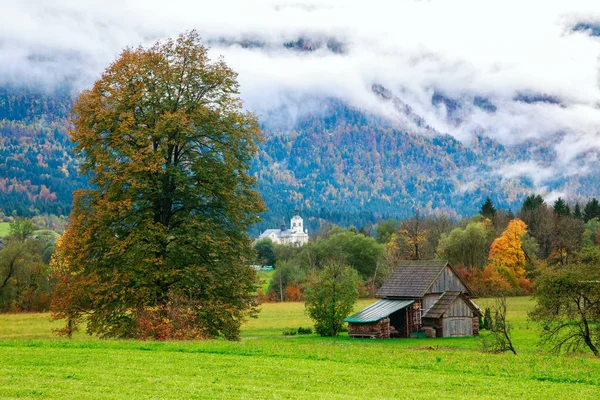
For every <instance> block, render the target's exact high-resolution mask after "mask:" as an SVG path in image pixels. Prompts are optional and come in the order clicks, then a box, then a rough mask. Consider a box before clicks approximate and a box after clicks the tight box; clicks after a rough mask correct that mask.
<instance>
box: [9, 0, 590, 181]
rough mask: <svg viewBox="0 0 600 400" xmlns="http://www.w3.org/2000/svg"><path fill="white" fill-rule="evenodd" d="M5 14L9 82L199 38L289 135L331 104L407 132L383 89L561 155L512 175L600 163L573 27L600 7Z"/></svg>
mask: <svg viewBox="0 0 600 400" xmlns="http://www.w3.org/2000/svg"><path fill="white" fill-rule="evenodd" d="M2 11H3V12H2V14H0V79H2V80H4V81H10V82H14V81H35V82H39V81H43V82H46V83H47V84H50V85H51V84H53V83H57V82H62V81H64V80H69V81H72V82H75V83H76V85H77V86H78V87H86V86H89V85H90V84H91V83H92V82H93V81H94V80H95V79H96V78H97V77H98V76H99V74H100V72H101V71H102V70H103V69H104V68H105V67H106V66H107V65H108V63H109V62H110V61H111V60H113V59H114V58H115V57H116V56H117V55H118V54H119V52H120V51H121V49H122V48H124V47H126V46H136V45H138V44H146V45H147V44H151V43H153V42H154V41H156V40H158V39H161V38H165V37H168V36H175V35H177V34H178V33H179V32H181V31H184V30H188V29H197V30H198V31H199V32H200V33H201V35H202V36H203V38H204V39H205V40H206V42H207V43H210V45H211V47H212V50H211V52H212V54H213V55H214V56H215V57H216V56H218V55H223V56H224V57H225V60H226V61H227V62H228V63H229V64H230V65H231V67H232V68H234V69H235V70H236V71H238V72H239V81H240V83H241V90H242V96H243V99H244V101H245V105H246V107H247V108H249V109H251V110H253V111H256V112H258V113H260V114H262V115H263V116H264V117H265V118H271V119H272V120H273V121H275V120H277V124H278V126H285V121H282V118H276V117H277V116H276V114H275V112H274V111H273V110H281V109H285V110H286V113H287V114H286V113H284V114H283V115H288V116H289V118H294V117H295V116H298V115H300V114H302V113H306V112H313V111H314V110H315V108H318V107H316V106H315V105H314V101H315V99H320V98H325V97H337V98H341V99H343V100H345V101H347V102H348V103H349V104H351V105H353V106H356V107H360V108H364V109H368V110H370V111H373V112H375V113H378V114H384V115H388V116H390V117H392V118H396V119H397V120H399V121H403V123H409V122H407V121H405V119H402V118H399V117H398V116H397V115H394V110H393V107H390V106H389V102H388V104H386V103H385V101H382V100H381V99H379V98H378V97H377V96H374V95H373V92H372V85H373V84H374V83H377V84H380V85H382V86H383V87H385V88H386V89H388V90H389V91H390V92H391V93H393V95H394V96H396V97H397V98H398V99H399V100H401V101H402V102H403V103H404V104H407V105H409V106H410V108H411V110H412V111H413V112H414V113H415V114H416V115H418V116H420V117H422V118H423V119H424V120H425V121H427V124H428V125H429V126H431V127H432V128H434V129H435V130H437V131H439V132H442V133H449V134H451V135H453V136H454V137H456V138H457V139H459V140H462V141H464V142H465V143H468V141H469V138H471V136H472V135H473V134H474V133H477V134H480V133H482V132H483V133H484V134H486V135H488V136H489V137H491V138H493V139H495V140H497V141H499V142H500V143H502V144H505V145H509V146H510V145H517V144H519V143H522V142H524V141H528V140H542V141H547V142H549V143H552V145H553V146H554V149H555V153H556V160H554V163H553V165H552V167H551V169H548V167H547V166H546V167H544V168H538V164H537V162H534V161H532V162H529V163H521V164H516V165H512V166H510V165H507V166H504V167H502V168H500V171H501V173H503V174H504V176H507V177H511V176H512V177H515V176H525V177H531V179H533V181H534V182H535V183H536V185H539V186H543V184H544V182H545V181H546V180H547V179H550V178H552V177H553V175H552V174H554V173H557V174H562V173H567V174H571V173H572V172H573V171H572V170H573V169H575V170H576V171H575V172H577V171H579V172H581V173H586V171H587V170H586V168H588V166H589V162H590V161H589V160H595V161H594V162H597V161H598V160H597V156H596V155H597V154H598V151H599V150H600V138H599V132H600V129H599V127H600V106H599V105H600V88H599V74H598V56H599V55H600V39H599V38H597V37H594V36H593V34H594V31H593V30H592V29H587V28H586V29H582V28H577V30H574V29H573V28H575V27H577V26H582V25H581V24H582V23H585V24H587V25H585V26H588V25H589V26H596V25H594V24H598V23H599V22H600V9H598V5H597V0H571V1H569V2H565V1H542V0H538V1H528V2H523V1H517V0H507V1H503V2H496V3H494V4H492V3H490V2H481V1H475V0H455V1H452V2H449V1H444V0H431V1H375V2H371V3H369V4H368V5H367V3H365V2H363V1H343V0H323V1H307V0H290V1H282V0H259V1H243V0H221V1H219V2H209V4H207V2H197V1H193V0H187V1H186V0H170V1H168V2H164V1H156V0H154V1H148V0H146V1H143V0H119V1H114V0H103V1H97V0H91V1H86V2H81V1H76V0H22V1H19V2H14V4H10V5H3V10H2ZM578 24H579V25H578ZM284 44H285V45H284ZM436 93H439V94H441V95H442V96H443V97H444V98H447V99H451V100H453V101H456V103H457V104H458V107H457V108H456V109H450V108H449V104H451V103H449V102H444V101H442V102H437V103H435V102H432V97H433V96H434V94H436ZM477 99H478V100H477ZM434 103H435V104H434ZM482 104H483V105H484V106H483V107H482ZM283 119H285V118H283ZM557 135H558V136H557ZM557 137H558V139H557ZM549 170H551V171H552V174H549V173H548V172H547V171H549Z"/></svg>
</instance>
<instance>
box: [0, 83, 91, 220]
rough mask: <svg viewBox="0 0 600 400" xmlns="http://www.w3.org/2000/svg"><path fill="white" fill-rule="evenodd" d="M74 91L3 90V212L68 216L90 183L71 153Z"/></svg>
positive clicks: (0, 186)
mask: <svg viewBox="0 0 600 400" xmlns="http://www.w3.org/2000/svg"><path fill="white" fill-rule="evenodd" d="M70 107H71V96H70V94H69V93H68V92H66V91H65V92H61V91H51V92H46V91H44V90H35V89H31V88H23V87H18V88H17V87H7V86H4V87H0V212H1V213H4V214H5V215H19V216H33V215H36V214H39V213H48V214H56V215H63V214H68V213H69V210H70V207H71V200H72V197H71V193H72V191H73V190H75V189H77V188H79V187H81V186H82V185H83V184H84V183H85V179H83V177H81V176H79V174H78V172H77V163H76V161H75V160H74V158H73V156H72V154H71V153H70V149H71V144H70V142H69V139H68V135H67V130H68V114H69V112H70Z"/></svg>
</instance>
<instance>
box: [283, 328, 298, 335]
mask: <svg viewBox="0 0 600 400" xmlns="http://www.w3.org/2000/svg"><path fill="white" fill-rule="evenodd" d="M296 333H297V332H296V330H295V329H293V328H289V329H286V330H284V331H283V336H296Z"/></svg>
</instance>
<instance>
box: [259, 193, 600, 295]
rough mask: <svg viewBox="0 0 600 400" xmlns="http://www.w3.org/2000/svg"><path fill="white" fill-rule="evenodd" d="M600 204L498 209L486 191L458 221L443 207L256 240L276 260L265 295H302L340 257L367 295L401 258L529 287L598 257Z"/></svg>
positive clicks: (516, 290) (484, 282)
mask: <svg viewBox="0 0 600 400" xmlns="http://www.w3.org/2000/svg"><path fill="white" fill-rule="evenodd" d="M599 245H600V204H599V203H598V200H597V199H595V198H593V199H591V200H589V201H588V202H587V203H585V204H579V203H574V204H568V203H567V202H566V201H565V200H564V199H562V198H559V199H557V200H556V201H555V202H554V203H553V204H551V205H549V204H547V203H546V202H545V201H544V199H543V198H542V197H541V196H539V195H530V196H528V197H527V198H526V199H525V201H524V202H523V204H522V205H521V207H520V209H519V210H518V212H517V213H516V215H515V214H514V213H513V212H511V211H506V210H501V209H497V208H496V206H495V205H494V204H493V202H492V200H491V199H490V198H489V197H488V198H487V199H486V201H485V202H484V203H483V204H482V205H481V207H480V209H479V213H478V214H476V215H475V216H473V217H471V218H465V219H462V220H456V219H453V218H452V217H450V216H448V215H445V214H430V215H424V214H423V213H422V212H420V211H415V212H414V214H413V216H412V217H411V218H408V219H405V220H403V221H400V220H396V219H387V220H381V221H379V222H378V223H377V224H375V225H367V226H365V227H362V228H359V229H356V228H354V227H350V228H347V229H343V228H340V227H337V226H336V227H333V228H331V229H328V230H323V231H322V232H320V233H319V234H318V235H317V236H316V238H315V239H314V240H312V241H311V242H309V243H308V244H307V245H305V246H303V247H300V248H294V247H290V246H279V245H273V243H271V242H270V240H269V239H263V240H260V241H258V242H256V243H255V249H256V251H257V254H258V258H257V262H258V263H259V264H263V265H275V273H274V276H273V279H272V281H271V283H270V287H269V290H268V292H267V293H265V294H264V296H265V299H267V300H277V301H282V300H287V301H298V300H301V299H302V296H303V295H302V293H303V290H304V287H305V284H306V282H307V279H308V277H309V276H310V275H311V273H313V272H315V271H318V270H320V269H321V268H322V267H323V266H324V265H326V264H329V263H332V262H336V263H340V264H346V265H350V266H351V267H353V268H354V269H356V271H357V272H358V273H359V275H360V277H361V284H360V291H361V295H363V296H367V297H368V296H373V295H374V294H375V292H376V290H377V288H378V287H379V286H380V285H381V284H382V283H383V281H384V280H385V279H386V278H387V277H388V276H389V274H390V273H391V271H393V269H394V266H395V265H398V263H399V262H400V261H401V260H408V259H445V260H448V261H449V262H450V264H451V265H452V266H454V267H455V268H456V269H457V270H458V272H459V273H460V274H461V275H462V276H463V277H464V278H465V279H466V281H467V282H468V284H469V285H470V286H471V287H472V289H473V290H474V291H475V292H476V293H477V294H478V295H481V296H488V295H494V294H496V293H498V292H499V291H501V292H503V293H505V294H513V295H524V294H531V293H532V291H533V288H534V282H535V280H536V278H537V277H538V276H539V275H540V273H541V272H540V271H543V270H545V269H547V268H548V267H556V266H559V267H560V266H568V265H571V264H577V263H579V264H581V263H588V264H589V263H590V262H595V261H594V260H600V248H599Z"/></svg>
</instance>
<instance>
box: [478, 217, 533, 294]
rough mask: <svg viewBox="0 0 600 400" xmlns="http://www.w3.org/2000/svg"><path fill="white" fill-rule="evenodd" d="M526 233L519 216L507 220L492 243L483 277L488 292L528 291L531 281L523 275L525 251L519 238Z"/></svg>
mask: <svg viewBox="0 0 600 400" xmlns="http://www.w3.org/2000/svg"><path fill="white" fill-rule="evenodd" d="M526 233H527V225H526V224H525V222H523V221H521V220H520V219H519V218H515V219H513V220H512V221H510V222H509V224H508V226H507V228H506V230H505V231H504V232H503V233H502V235H501V236H500V237H498V238H497V239H496V240H494V242H493V243H492V246H491V248H490V254H489V256H488V259H489V261H490V263H489V264H488V265H487V266H486V267H485V268H484V271H483V279H484V280H485V281H486V284H487V286H489V289H490V292H498V291H513V292H523V291H525V292H526V291H528V290H529V288H530V287H531V282H530V281H529V279H527V278H526V276H525V263H526V258H525V252H524V251H523V245H522V241H521V238H522V237H523V235H525V234H526Z"/></svg>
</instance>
